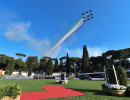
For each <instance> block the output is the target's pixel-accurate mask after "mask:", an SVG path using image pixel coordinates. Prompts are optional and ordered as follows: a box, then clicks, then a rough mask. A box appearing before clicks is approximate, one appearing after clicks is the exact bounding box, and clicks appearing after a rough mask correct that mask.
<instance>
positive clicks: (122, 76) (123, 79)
mask: <svg viewBox="0 0 130 100" xmlns="http://www.w3.org/2000/svg"><path fill="white" fill-rule="evenodd" d="M117 75H118V80H119V84H120V85H124V86H127V84H128V75H127V73H126V72H125V69H124V68H123V67H119V68H118V69H117Z"/></svg>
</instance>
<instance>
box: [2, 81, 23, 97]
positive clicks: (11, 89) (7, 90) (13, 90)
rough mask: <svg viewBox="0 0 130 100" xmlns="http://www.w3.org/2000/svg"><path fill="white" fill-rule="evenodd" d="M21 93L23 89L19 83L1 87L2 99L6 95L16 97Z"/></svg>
mask: <svg viewBox="0 0 130 100" xmlns="http://www.w3.org/2000/svg"><path fill="white" fill-rule="evenodd" d="M20 94H21V91H20V86H19V85H18V84H15V85H8V86H3V87H0V99H1V98H3V97H5V96H9V97H10V98H13V99H15V98H16V97H17V95H20Z"/></svg>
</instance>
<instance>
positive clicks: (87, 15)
mask: <svg viewBox="0 0 130 100" xmlns="http://www.w3.org/2000/svg"><path fill="white" fill-rule="evenodd" d="M82 15H84V16H83V19H84V22H86V21H87V20H90V19H92V18H94V17H93V13H92V10H89V11H86V12H85V13H82Z"/></svg>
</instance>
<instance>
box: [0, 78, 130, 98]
mask: <svg viewBox="0 0 130 100" xmlns="http://www.w3.org/2000/svg"><path fill="white" fill-rule="evenodd" d="M9 83H11V84H12V83H18V84H20V86H21V91H22V92H34V91H44V90H43V88H42V86H52V85H59V84H55V80H54V79H41V80H33V79H6V80H0V86H2V85H6V84H9ZM102 83H105V81H88V80H70V81H69V83H68V84H66V85H61V86H64V87H67V88H71V89H74V90H78V91H82V92H86V93H88V94H86V95H82V96H75V97H65V98H55V99H50V100H130V97H117V96H112V95H109V94H106V93H103V92H102V88H101V84H102ZM129 83H130V82H129ZM61 92H62V91H61Z"/></svg>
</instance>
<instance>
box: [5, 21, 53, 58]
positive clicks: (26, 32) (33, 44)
mask: <svg viewBox="0 0 130 100" xmlns="http://www.w3.org/2000/svg"><path fill="white" fill-rule="evenodd" d="M31 34H32V30H31V22H30V21H28V22H15V23H12V22H10V23H8V24H7V25H6V32H5V33H4V34H3V35H4V36H5V37H6V38H7V39H8V40H10V41H17V42H20V41H25V43H26V46H27V47H29V48H31V49H34V50H36V51H37V52H38V53H39V54H40V55H41V56H43V55H45V53H46V52H47V51H48V50H49V49H50V42H49V40H41V41H39V40H37V39H36V38H34V37H32V36H31Z"/></svg>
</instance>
